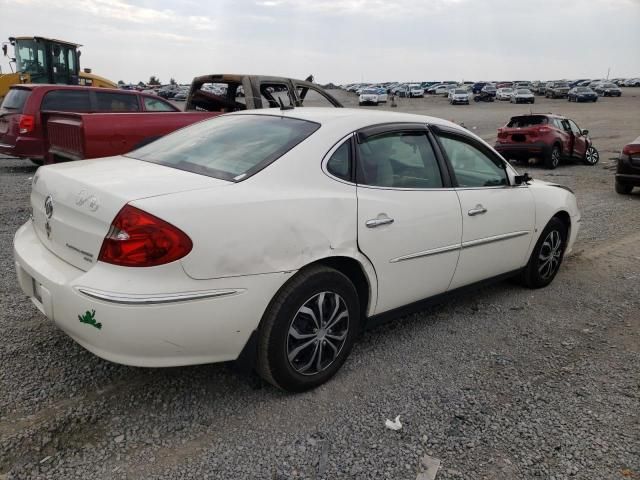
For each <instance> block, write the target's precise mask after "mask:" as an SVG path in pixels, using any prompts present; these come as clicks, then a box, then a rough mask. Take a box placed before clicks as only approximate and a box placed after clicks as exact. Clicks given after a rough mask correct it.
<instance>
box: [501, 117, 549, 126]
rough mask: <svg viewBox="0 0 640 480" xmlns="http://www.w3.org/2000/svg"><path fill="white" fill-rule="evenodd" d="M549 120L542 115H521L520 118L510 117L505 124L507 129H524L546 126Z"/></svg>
mask: <svg viewBox="0 0 640 480" xmlns="http://www.w3.org/2000/svg"><path fill="white" fill-rule="evenodd" d="M547 123H549V119H548V118H547V117H545V116H544V115H523V116H520V117H512V118H511V120H509V123H508V124H507V127H509V128H526V127H533V126H536V125H546V124H547Z"/></svg>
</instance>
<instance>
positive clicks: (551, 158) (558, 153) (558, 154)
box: [544, 143, 562, 170]
mask: <svg viewBox="0 0 640 480" xmlns="http://www.w3.org/2000/svg"><path fill="white" fill-rule="evenodd" d="M561 158H562V149H561V148H560V145H558V144H557V143H556V144H555V145H554V146H553V148H552V149H551V151H550V152H549V155H548V156H547V158H546V159H545V161H544V166H545V167H547V168H548V169H549V170H553V169H555V168H556V167H557V166H558V165H560V159H561Z"/></svg>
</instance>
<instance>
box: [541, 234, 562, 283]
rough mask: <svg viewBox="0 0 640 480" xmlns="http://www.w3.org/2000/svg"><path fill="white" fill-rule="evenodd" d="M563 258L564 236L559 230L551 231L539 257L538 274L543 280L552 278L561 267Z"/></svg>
mask: <svg viewBox="0 0 640 480" xmlns="http://www.w3.org/2000/svg"><path fill="white" fill-rule="evenodd" d="M561 257H562V235H560V232H559V231H558V230H551V231H550V232H549V234H548V235H547V238H545V239H544V242H543V243H542V246H541V247H540V254H539V255H538V273H539V274H540V277H542V279H543V280H547V279H549V278H551V277H552V276H553V275H554V274H555V273H556V271H557V270H558V267H559V266H560V258H561Z"/></svg>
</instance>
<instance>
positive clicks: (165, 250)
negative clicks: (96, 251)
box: [98, 205, 193, 267]
mask: <svg viewBox="0 0 640 480" xmlns="http://www.w3.org/2000/svg"><path fill="white" fill-rule="evenodd" d="M192 247H193V243H192V242H191V239H190V238H189V237H188V236H187V235H186V234H185V233H184V232H183V231H182V230H180V229H178V228H176V227H174V226H173V225H171V224H170V223H167V222H165V221H164V220H161V219H159V218H158V217H155V216H153V215H151V214H150V213H147V212H145V211H143V210H140V209H138V208H136V207H132V206H131V205H125V206H124V207H123V208H122V210H120V212H119V213H118V215H116V218H114V219H113V222H112V223H111V228H109V232H107V236H106V237H105V238H104V241H103V242H102V248H101V249H100V255H99V256H98V260H100V261H101V262H105V263H111V264H113V265H122V266H125V267H153V266H156V265H163V264H165V263H169V262H173V261H175V260H178V259H180V258H182V257H184V256H185V255H187V254H188V253H189V252H190V251H191V248H192Z"/></svg>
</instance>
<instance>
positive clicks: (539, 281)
mask: <svg viewBox="0 0 640 480" xmlns="http://www.w3.org/2000/svg"><path fill="white" fill-rule="evenodd" d="M567 234H568V232H567V227H566V225H565V224H564V223H563V222H562V221H561V220H560V219H559V218H557V217H553V218H552V219H551V220H550V221H549V223H547V226H546V227H545V228H544V230H543V231H542V234H541V235H540V238H539V239H538V242H537V243H536V246H535V247H534V248H533V252H531V257H529V262H528V263H527V266H526V267H525V268H524V270H523V271H522V275H521V280H522V283H523V284H524V285H525V286H527V287H529V288H541V287H546V286H547V285H549V284H550V283H551V282H552V281H553V279H554V278H555V276H556V274H557V273H558V269H559V268H560V265H561V264H562V259H563V258H564V250H565V248H566V246H567Z"/></svg>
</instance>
